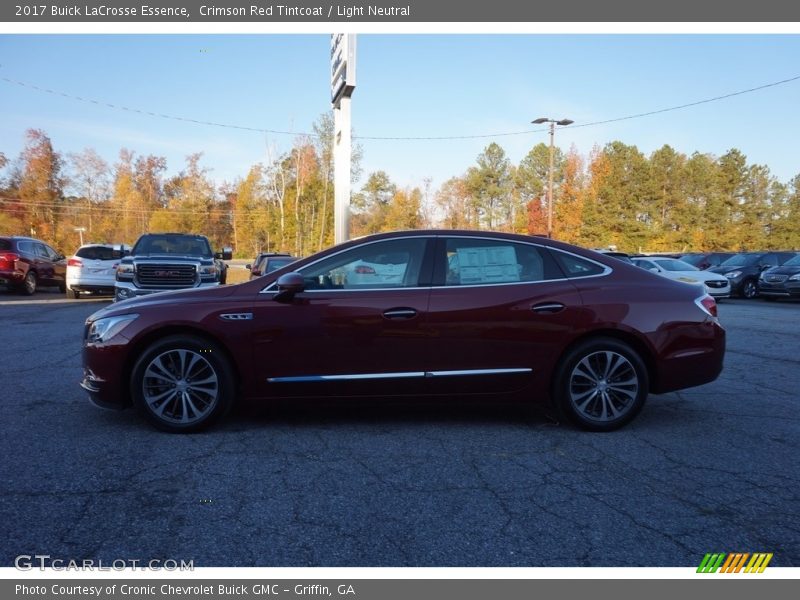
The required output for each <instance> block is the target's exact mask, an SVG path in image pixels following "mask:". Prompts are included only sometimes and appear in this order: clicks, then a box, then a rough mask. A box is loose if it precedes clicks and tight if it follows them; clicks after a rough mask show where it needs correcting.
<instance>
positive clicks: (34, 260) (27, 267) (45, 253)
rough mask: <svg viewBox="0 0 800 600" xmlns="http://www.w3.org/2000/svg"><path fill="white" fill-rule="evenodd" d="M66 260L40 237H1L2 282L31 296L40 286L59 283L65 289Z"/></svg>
mask: <svg viewBox="0 0 800 600" xmlns="http://www.w3.org/2000/svg"><path fill="white" fill-rule="evenodd" d="M66 272H67V260H66V258H65V257H64V255H63V254H61V253H60V252H56V251H55V250H53V249H52V248H51V247H50V246H48V245H47V244H45V243H44V242H43V241H41V240H37V239H34V238H29V237H19V236H10V237H6V236H3V237H0V285H1V286H6V287H8V288H11V289H16V290H19V291H20V292H22V293H23V294H27V295H28V296H31V295H33V294H34V293H36V290H37V289H38V288H39V286H57V287H58V289H60V290H61V291H62V292H64V291H66V289H67V284H66Z"/></svg>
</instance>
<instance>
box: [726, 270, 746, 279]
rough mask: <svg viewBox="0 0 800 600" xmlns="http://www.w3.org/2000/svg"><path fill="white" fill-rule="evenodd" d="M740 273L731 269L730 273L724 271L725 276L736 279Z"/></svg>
mask: <svg viewBox="0 0 800 600" xmlns="http://www.w3.org/2000/svg"><path fill="white" fill-rule="evenodd" d="M741 274H742V272H741V271H731V272H730V273H725V277H727V278H728V279H736V278H737V277H738V276H739V275H741Z"/></svg>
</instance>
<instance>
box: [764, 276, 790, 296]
mask: <svg viewBox="0 0 800 600" xmlns="http://www.w3.org/2000/svg"><path fill="white" fill-rule="evenodd" d="M758 292H759V294H761V295H762V296H770V297H774V298H800V281H783V282H780V283H767V282H766V281H764V280H763V279H759V280H758Z"/></svg>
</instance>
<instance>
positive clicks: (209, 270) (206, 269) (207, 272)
mask: <svg viewBox="0 0 800 600" xmlns="http://www.w3.org/2000/svg"><path fill="white" fill-rule="evenodd" d="M216 274H217V267H216V265H201V266H200V276H201V277H214V276H215V275H216Z"/></svg>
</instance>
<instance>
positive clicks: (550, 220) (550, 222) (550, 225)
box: [531, 117, 575, 238]
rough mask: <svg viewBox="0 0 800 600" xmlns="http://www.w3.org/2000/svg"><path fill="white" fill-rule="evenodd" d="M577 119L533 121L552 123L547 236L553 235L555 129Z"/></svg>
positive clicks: (542, 118)
mask: <svg viewBox="0 0 800 600" xmlns="http://www.w3.org/2000/svg"><path fill="white" fill-rule="evenodd" d="M574 122H575V121H573V120H572V119H561V120H559V121H557V120H556V119H550V118H548V117H539V118H538V119H536V120H535V121H531V123H533V124H534V125H541V124H543V123H550V172H549V180H550V181H549V184H548V186H547V237H548V238H552V237H553V171H554V166H553V160H554V159H553V152H554V146H553V137H554V136H555V129H556V125H561V126H562V127H563V126H565V125H572V124H573V123H574Z"/></svg>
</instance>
